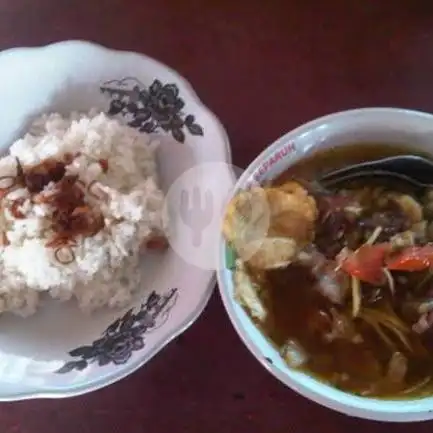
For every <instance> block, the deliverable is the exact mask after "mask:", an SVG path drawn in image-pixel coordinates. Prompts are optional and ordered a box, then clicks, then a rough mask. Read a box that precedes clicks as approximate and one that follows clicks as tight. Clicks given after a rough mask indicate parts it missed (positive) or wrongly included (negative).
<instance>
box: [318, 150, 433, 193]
mask: <svg viewBox="0 0 433 433" xmlns="http://www.w3.org/2000/svg"><path fill="white" fill-rule="evenodd" d="M362 178H364V179H365V178H366V179H369V180H375V179H377V180H379V179H380V180H386V181H387V182H394V181H397V182H399V183H400V184H402V183H403V184H406V185H407V186H408V187H411V188H412V189H415V190H419V191H420V192H421V191H422V190H426V189H429V188H431V189H433V161H430V160H428V159H426V158H423V157H422V156H416V155H399V156H391V157H388V158H382V159H377V160H375V161H369V162H363V163H360V164H354V165H350V166H348V167H345V168H341V169H338V170H335V171H331V172H329V173H326V174H325V175H323V176H322V177H321V178H320V179H318V181H319V183H320V184H321V185H322V186H324V187H325V188H333V187H337V186H339V185H340V184H342V183H347V182H351V181H356V180H358V179H362Z"/></svg>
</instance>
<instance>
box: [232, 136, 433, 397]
mask: <svg viewBox="0 0 433 433" xmlns="http://www.w3.org/2000/svg"><path fill="white" fill-rule="evenodd" d="M360 149H362V150H360ZM406 152H407V149H405V148H404V147H401V148H397V147H393V146H390V145H385V144H383V145H380V144H377V143H374V144H368V143H362V144H356V145H353V146H346V147H342V148H335V149H332V151H329V150H328V151H326V150H325V151H322V152H319V153H317V154H315V155H313V156H312V157H310V158H309V159H306V160H304V161H302V162H301V163H299V164H298V165H296V166H294V167H291V168H290V170H288V171H287V172H286V173H284V174H283V175H282V176H281V177H280V178H279V179H276V180H275V181H274V182H273V183H272V184H270V185H268V186H262V187H255V188H252V189H251V190H249V191H243V192H241V193H240V194H238V195H236V197H235V198H234V199H233V200H232V202H231V203H230V205H229V207H228V211H227V215H226V219H225V224H224V235H225V237H226V240H227V242H228V243H229V244H230V245H231V247H232V248H233V249H234V251H235V253H236V255H237V262H236V263H237V265H236V270H235V281H234V282H235V294H236V299H237V300H238V302H240V304H241V305H242V306H243V307H244V308H245V310H246V311H247V313H248V314H249V315H250V316H251V318H252V319H253V320H254V322H255V323H256V324H257V326H258V327H259V328H260V329H261V330H262V332H263V333H264V334H265V335H266V336H267V337H268V338H269V339H270V340H271V341H272V343H273V344H274V345H275V346H276V347H277V348H278V349H279V351H280V354H281V356H282V358H283V359H284V360H285V361H286V363H287V364H288V365H289V366H290V367H292V368H297V369H301V370H303V371H305V372H307V373H309V374H311V375H313V376H315V377H317V378H318V379H320V380H322V381H325V382H327V383H330V384H331V385H334V386H336V387H338V388H340V389H342V390H344V391H347V392H352V393H356V394H359V395H362V396H374V397H383V398H399V397H400V398H407V397H408V396H412V397H421V396H425V395H429V394H431V393H432V392H433V333H432V331H431V329H432V328H433V278H432V277H433V270H432V268H433V191H429V192H428V193H427V194H426V196H424V197H420V196H418V195H416V192H414V191H410V190H408V189H407V188H406V187H405V186H403V185H401V186H400V185H392V184H384V183H383V181H382V183H379V180H377V179H363V180H362V182H361V181H358V182H357V183H350V184H349V183H348V184H346V185H342V186H340V187H339V188H338V189H335V190H329V191H327V190H324V189H323V188H318V187H317V183H315V182H313V180H314V178H315V176H317V173H319V172H320V171H327V170H332V169H336V168H339V167H341V166H343V165H347V164H350V163H356V162H365V161H366V160H372V159H377V158H381V157H385V156H391V155H395V154H399V153H406ZM331 154H332V155H331ZM294 179H296V181H295V180H294Z"/></svg>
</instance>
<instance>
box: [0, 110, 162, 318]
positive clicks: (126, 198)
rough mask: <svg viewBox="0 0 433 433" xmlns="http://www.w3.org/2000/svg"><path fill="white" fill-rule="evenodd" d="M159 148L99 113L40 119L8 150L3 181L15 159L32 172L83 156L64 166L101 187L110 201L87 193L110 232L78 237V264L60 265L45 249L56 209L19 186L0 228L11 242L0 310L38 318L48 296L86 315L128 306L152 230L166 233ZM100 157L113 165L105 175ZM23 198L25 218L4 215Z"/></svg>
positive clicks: (0, 256) (0, 270) (1, 263)
mask: <svg viewBox="0 0 433 433" xmlns="http://www.w3.org/2000/svg"><path fill="white" fill-rule="evenodd" d="M155 150H156V143H155V142H153V141H151V139H150V137H149V136H148V135H146V134H143V133H138V132H137V131H135V130H133V129H132V128H129V127H127V126H123V125H121V124H120V123H119V122H118V121H117V120H113V119H110V118H108V117H107V116H106V115H104V114H102V113H98V114H93V113H90V114H89V115H78V114H73V115H71V117H70V118H64V117H62V116H61V115H59V114H50V115H47V116H42V117H41V118H39V119H37V120H36V121H35V122H34V124H33V125H32V126H31V128H30V131H29V133H28V134H27V135H26V136H25V137H24V138H22V139H20V140H18V141H16V142H15V143H14V144H13V145H12V146H11V148H10V155H8V156H6V157H4V158H1V159H0V176H7V175H11V176H14V175H15V174H16V167H17V164H16V159H15V157H17V158H18V159H19V160H20V162H21V163H22V164H23V165H26V166H32V165H35V164H38V163H40V162H41V161H43V160H45V159H47V158H49V157H54V158H58V159H61V158H62V157H63V156H64V155H65V154H67V153H76V152H81V155H80V156H78V157H77V158H76V159H75V160H74V161H73V162H72V163H71V164H70V165H68V166H67V167H66V170H67V174H75V175H78V176H79V179H80V180H81V181H83V182H85V183H86V184H89V183H90V182H92V181H97V182H98V183H99V185H100V186H101V189H102V190H103V191H104V192H105V193H106V194H107V195H108V196H109V199H108V200H98V199H96V198H94V197H93V196H91V195H89V194H86V196H85V200H86V202H87V204H89V205H90V207H95V208H98V209H99V210H100V211H101V212H102V215H103V217H104V221H105V226H104V228H103V229H102V230H101V231H99V232H98V233H97V234H96V235H94V236H91V237H85V238H83V237H82V236H81V237H78V238H77V240H76V241H77V246H76V247H74V248H73V250H74V254H75V260H74V261H73V262H72V263H71V264H68V265H64V264H61V263H59V262H58V261H57V260H55V258H54V255H53V249H52V248H47V246H46V244H47V242H49V241H50V239H52V235H53V233H52V232H51V233H50V230H49V229H47V227H49V221H50V216H51V213H52V210H53V209H50V206H49V205H47V204H39V205H38V204H34V203H32V202H31V201H30V200H29V199H28V197H29V195H30V193H29V191H28V190H27V189H26V188H21V187H20V188H19V189H16V190H14V191H13V192H12V193H10V194H8V195H7V196H6V197H5V198H4V199H3V200H2V205H3V206H2V207H1V211H0V230H2V232H4V233H6V237H7V239H8V241H9V242H10V244H9V245H7V246H0V278H1V282H2V284H1V285H0V312H4V311H10V312H13V313H16V314H19V315H23V316H28V315H30V314H33V313H34V312H35V311H36V309H37V307H38V305H39V304H40V300H41V295H42V294H43V293H46V294H48V295H50V296H51V297H53V298H55V299H60V300H69V299H71V298H75V299H76V300H77V302H78V305H79V307H80V309H81V310H83V311H85V312H90V311H93V310H95V309H96V308H99V307H103V306H108V307H121V306H124V305H126V304H127V303H128V302H129V301H130V299H131V295H132V292H133V291H134V290H135V289H137V288H138V287H139V286H140V272H139V269H138V264H139V254H140V251H139V250H140V246H141V244H142V242H143V240H145V239H146V238H149V236H150V235H151V234H152V233H154V232H155V231H157V232H165V225H164V218H163V213H162V209H163V200H164V196H163V193H162V192H161V190H160V189H159V187H158V179H157V164H156V160H155ZM100 159H106V160H107V161H108V167H109V168H108V171H107V172H106V173H103V171H102V168H101V165H100V164H99V163H98V160H100ZM1 187H2V185H1V181H0V188H1ZM50 187H52V186H51V185H48V186H47V187H46V189H49V188H50ZM18 197H24V198H27V199H26V201H25V202H24V204H23V205H22V206H21V207H20V211H21V212H22V213H23V214H24V215H25V218H24V219H15V218H14V217H13V216H12V215H11V213H10V212H8V210H7V204H8V201H11V200H16V199H17V198H18ZM9 204H10V202H9ZM119 220H120V221H121V222H119Z"/></svg>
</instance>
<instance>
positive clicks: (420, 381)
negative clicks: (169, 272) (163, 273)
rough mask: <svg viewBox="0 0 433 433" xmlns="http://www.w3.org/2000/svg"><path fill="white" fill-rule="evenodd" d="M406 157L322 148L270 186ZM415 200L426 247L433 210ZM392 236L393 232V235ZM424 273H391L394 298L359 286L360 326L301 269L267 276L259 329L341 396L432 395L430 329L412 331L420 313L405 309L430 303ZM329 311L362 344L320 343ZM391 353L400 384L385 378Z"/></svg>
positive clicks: (370, 149)
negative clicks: (296, 350)
mask: <svg viewBox="0 0 433 433" xmlns="http://www.w3.org/2000/svg"><path fill="white" fill-rule="evenodd" d="M404 153H413V150H411V151H408V149H407V148H405V146H394V145H385V144H381V143H362V144H360V143H354V144H353V145H348V146H344V147H337V148H333V149H329V150H324V151H320V152H317V153H315V154H314V155H312V156H311V157H310V158H307V159H305V160H304V161H302V163H299V164H298V165H295V166H293V167H291V168H290V169H289V170H287V171H286V172H285V173H283V174H282V175H281V176H280V177H279V178H278V179H276V180H275V181H274V185H280V184H281V183H283V182H284V181H286V180H287V179H291V178H294V177H296V178H302V179H313V178H314V177H315V176H317V174H318V173H320V172H321V173H324V172H327V171H329V170H332V169H336V168H340V167H342V166H345V165H349V164H353V163H357V162H364V161H368V160H374V159H378V158H382V157H385V156H392V155H397V154H404ZM424 156H425V155H424ZM367 182H368V181H367ZM367 186H368V187H370V184H368V185H367ZM361 187H364V185H348V186H347V188H348V190H349V191H351V190H358V189H359V188H361ZM373 187H376V186H373V185H372V186H371V188H373ZM337 192H339V191H337ZM416 199H417V200H419V201H420V203H421V205H423V206H424V211H425V212H424V213H425V215H424V217H423V218H424V220H425V221H423V224H424V225H425V227H426V231H427V232H428V233H425V234H424V236H425V237H426V239H423V240H422V242H421V244H426V243H428V242H429V241H432V240H433V239H432V236H431V234H432V233H431V232H432V230H431V228H432V227H433V226H432V225H431V222H432V221H433V212H431V210H428V209H427V208H426V206H427V207H428V206H429V205H430V206H431V203H426V202H425V198H421V197H416ZM423 200H424V201H423ZM388 216H389V215H388ZM395 218H397V217H395ZM395 218H394V219H393V217H392V215H391V219H390V224H391V225H392V224H396V221H395ZM373 223H374V222H373ZM385 224H386V222H385ZM403 225H404V224H403ZM360 227H361V222H360ZM363 227H364V226H363ZM429 230H430V232H429ZM396 231H398V229H396ZM389 233H390V234H393V232H392V229H390V231H389ZM382 234H383V233H382ZM390 237H391V235H389V236H386V234H384V236H383V238H382V239H381V242H387V241H388V240H389V238H390ZM357 242H358V243H357ZM357 242H356V241H355V242H352V245H350V246H351V248H352V249H356V248H357V247H359V245H360V241H359V239H358V241H357ZM345 246H347V244H345ZM332 254H333V253H332ZM332 254H331V255H332ZM429 272H430V271H429V269H425V270H420V271H417V272H399V271H397V272H393V280H394V284H395V287H394V289H393V290H394V294H392V293H391V292H390V290H389V289H388V288H383V287H379V288H378V287H375V286H372V285H370V284H363V286H362V302H361V303H362V307H361V310H360V311H361V313H360V317H364V320H361V318H359V317H356V318H352V317H351V316H350V313H349V311H350V306H348V305H343V306H335V305H334V304H333V303H332V302H330V300H329V299H327V298H326V297H325V296H323V295H322V294H321V293H319V292H318V291H316V290H313V289H312V287H313V286H314V284H315V280H316V279H315V277H313V276H312V273H311V272H310V270H309V269H308V268H306V267H305V266H298V265H290V266H287V267H285V268H282V269H274V270H267V271H266V274H265V278H262V277H260V281H261V284H262V285H263V286H264V289H265V290H266V291H267V296H266V305H267V308H268V311H269V312H270V314H269V315H268V319H267V321H266V323H265V324H264V325H263V324H262V325H261V327H262V329H263V331H264V333H265V334H266V335H267V336H268V337H269V338H270V339H271V340H272V342H273V343H274V344H275V345H276V346H277V347H278V348H281V347H282V346H283V345H284V344H285V342H287V341H288V340H290V339H295V340H296V341H298V342H299V343H300V345H301V346H302V347H303V349H304V350H305V351H306V352H307V353H308V361H307V363H306V364H304V365H303V366H302V367H301V369H303V370H305V371H306V372H307V373H309V374H311V375H313V376H315V377H317V378H318V379H319V380H322V381H324V382H327V383H330V384H332V385H334V386H336V387H338V388H340V389H342V390H344V391H348V392H352V393H355V394H357V395H363V396H374V397H382V398H393V399H395V398H397V399H399V398H408V397H409V396H410V397H412V398H414V397H422V396H425V395H429V394H431V392H432V391H433V380H432V378H433V345H432V343H431V342H430V341H429V339H430V338H431V337H430V331H429V330H427V331H425V332H422V333H417V332H414V331H413V330H412V326H413V325H414V323H415V322H416V321H417V320H418V316H417V314H418V313H413V312H410V311H409V312H408V311H407V310H408V309H409V310H410V308H408V307H407V306H408V305H412V304H414V305H419V303H420V302H427V303H428V301H429V299H430V298H429V297H433V280H429V276H430V274H429ZM432 302H433V301H432ZM411 303H412V304H411ZM332 311H334V312H335V311H337V313H338V314H343V315H344V317H346V320H349V321H351V322H352V326H354V328H355V329H356V332H357V333H359V334H360V335H361V336H362V342H361V343H359V342H358V343H357V344H355V343H354V342H353V340H350V339H347V338H335V339H330V340H327V341H324V340H323V333H324V332H328V333H330V332H332V327H333V326H335V325H336V323H335V321H334V322H332V320H331V319H330V318H333V319H335V320H339V319H338V317H339V316H337V318H335V317H333V314H332ZM428 311H430V310H428ZM432 311H433V308H432ZM362 315H364V316H362ZM340 319H341V317H340ZM431 320H432V321H433V317H432V318H431ZM393 326H394V327H395V329H397V331H396V330H395V329H394V328H392V327H393ZM378 329H379V330H378ZM432 340H433V339H432ZM396 352H397V353H401V354H402V355H403V356H404V357H405V359H407V371H406V372H405V376H404V383H401V382H399V383H393V380H392V378H391V380H388V379H389V378H388V379H384V378H387V377H388V376H387V374H388V373H389V371H388V369H389V368H391V367H390V364H391V362H390V359H391V358H392V356H393V354H395V353H396ZM390 377H391V376H390Z"/></svg>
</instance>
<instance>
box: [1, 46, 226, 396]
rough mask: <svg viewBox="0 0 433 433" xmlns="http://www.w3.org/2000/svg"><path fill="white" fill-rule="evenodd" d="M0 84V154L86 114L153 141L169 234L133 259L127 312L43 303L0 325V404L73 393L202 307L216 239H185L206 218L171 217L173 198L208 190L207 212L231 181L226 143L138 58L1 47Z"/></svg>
mask: <svg viewBox="0 0 433 433" xmlns="http://www.w3.org/2000/svg"><path fill="white" fill-rule="evenodd" d="M0 83H1V84H0V94H1V97H2V101H4V102H5V101H7V108H6V106H5V109H4V110H3V112H2V116H0V142H1V143H2V150H3V151H6V150H7V148H8V146H9V145H10V144H11V143H12V142H13V141H14V140H15V139H17V138H18V137H20V136H21V135H22V134H24V133H25V132H26V128H27V127H28V125H29V123H31V121H32V120H33V119H34V118H35V117H37V116H39V115H41V114H44V113H50V112H60V113H61V114H64V115H67V114H68V113H70V112H72V111H84V112H87V111H89V110H90V109H92V108H97V109H99V110H101V111H104V112H107V113H109V114H110V115H111V116H115V117H116V118H118V119H119V120H120V121H121V122H125V123H129V124H130V125H131V127H134V128H137V129H139V130H141V131H144V132H147V133H151V134H152V135H154V136H155V137H156V138H157V139H158V140H159V141H160V146H159V149H158V163H159V168H160V178H161V182H162V188H163V190H165V191H166V192H167V200H166V204H167V209H168V211H169V212H170V215H171V216H172V219H171V225H170V226H171V228H173V229H174V233H175V234H174V237H173V241H172V243H171V247H170V248H169V249H168V250H167V251H166V252H165V253H164V254H161V255H159V256H155V255H154V256H152V257H147V256H145V257H144V258H143V266H142V268H143V273H144V275H145V277H144V280H143V283H142V287H139V288H138V289H137V292H136V296H135V297H134V300H133V302H132V303H131V305H129V306H128V307H127V308H125V309H123V310H112V309H103V310H101V311H97V312H95V313H94V314H92V315H90V316H87V315H84V314H83V313H81V312H80V311H79V309H78V307H77V306H76V305H75V304H74V303H73V302H66V303H56V302H52V303H50V302H48V303H47V304H46V305H43V307H42V308H40V309H39V310H38V312H37V313H36V314H35V315H34V316H31V317H29V318H26V319H23V318H20V317H16V316H11V315H8V314H4V315H2V316H1V317H0V401H10V400H22V399H29V398H41V397H45V398H60V397H68V396H73V395H79V394H84V393H86V392H89V391H93V390H96V389H98V388H101V387H103V386H106V385H109V384H111V383H113V382H115V381H117V380H119V379H121V378H123V377H125V376H127V375H128V374H130V373H132V372H133V371H134V370H136V369H137V368H139V367H140V366H142V365H144V364H145V363H146V362H147V361H149V360H150V359H151V358H152V357H153V356H155V355H156V354H157V353H158V352H159V351H161V349H162V348H163V347H164V346H165V345H166V344H168V343H169V342H170V341H171V340H173V339H174V338H175V337H176V336H178V335H179V334H180V333H182V332H183V331H184V330H185V329H186V328H187V327H188V326H189V325H191V324H192V323H193V322H194V321H195V320H196V319H197V317H198V316H199V315H200V313H201V312H202V311H203V309H204V307H205V306H206V304H207V302H208V300H209V297H210V295H211V293H212V291H213V287H214V283H215V280H214V272H213V268H214V258H212V257H210V256H206V251H209V250H212V248H211V244H212V245H213V244H214V242H215V239H214V237H213V236H214V235H213V233H214V232H216V230H207V231H206V230H202V231H201V232H200V233H198V234H199V236H198V238H197V233H195V232H194V230H196V229H197V228H199V229H200V228H202V229H203V228H206V227H207V228H209V227H210V226H211V225H212V224H211V221H210V220H209V218H210V216H209V212H207V214H206V212H200V210H203V209H199V211H197V212H195V209H194V208H193V207H192V206H193V205H194V202H193V201H190V202H189V204H188V203H187V206H189V207H187V208H185V209H183V211H182V209H180V208H179V206H180V204H179V203H180V202H179V200H180V193H185V191H187V192H188V191H189V189H191V188H193V189H194V191H195V192H194V193H196V192H197V191H198V193H199V194H201V193H202V192H203V194H205V195H206V194H207V195H206V197H207V198H209V197H208V195H209V191H210V192H211V197H210V199H211V200H212V203H211V204H212V205H213V208H212V212H213V213H214V214H215V215H216V214H218V209H220V208H221V209H222V206H223V202H224V200H225V198H226V196H227V194H228V191H229V190H230V189H231V188H232V186H233V183H234V180H233V179H234V177H233V174H232V172H231V169H230V160H231V157H230V147H229V142H228V139H227V135H226V133H225V131H224V128H223V127H222V125H221V124H220V122H219V121H218V119H217V118H216V117H215V116H214V115H213V114H212V113H211V112H210V111H209V110H208V109H207V108H206V107H205V106H204V105H203V103H202V102H201V101H200V99H199V98H198V96H197V95H196V94H195V92H194V90H193V89H192V87H191V85H190V84H189V83H188V82H187V81H186V80H185V79H184V78H182V77H181V76H180V75H179V74H177V73H176V72H175V71H173V70H172V69H170V68H169V67H167V66H165V65H163V64H161V63H159V62H157V61H155V60H153V59H150V58H148V57H146V56H144V55H141V54H137V53H131V52H120V51H113V50H109V49H107V48H104V47H101V46H98V45H94V44H90V43H87V42H81V41H67V42H61V43H56V44H52V45H49V46H46V47H38V48H17V49H11V50H7V51H3V52H1V53H0ZM133 94H134V95H135V96H137V94H138V95H141V96H143V99H142V100H141V102H142V105H143V106H142V107H141V108H143V109H145V110H147V111H146V113H147V115H146V116H144V117H142V118H141V119H137V118H135V117H134V113H133V112H131V110H130V107H131V105H130V104H128V101H129V102H130V98H131V95H133ZM141 111H142V112H143V110H141ZM179 209H180V211H178V210H179ZM203 218H204V219H203ZM215 218H217V217H215ZM212 221H213V220H212ZM197 239H198V242H197ZM29 266H31V264H29Z"/></svg>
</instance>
